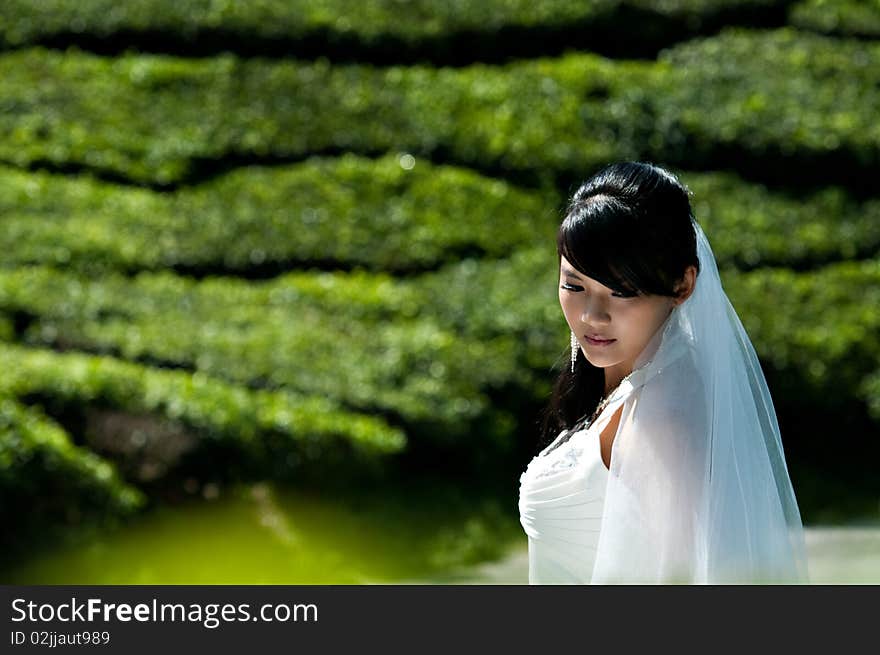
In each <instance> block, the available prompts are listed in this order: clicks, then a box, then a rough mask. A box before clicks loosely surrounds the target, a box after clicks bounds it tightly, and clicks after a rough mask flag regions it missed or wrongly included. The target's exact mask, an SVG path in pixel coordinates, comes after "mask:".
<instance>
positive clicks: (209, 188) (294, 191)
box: [0, 154, 557, 276]
mask: <svg viewBox="0 0 880 655" xmlns="http://www.w3.org/2000/svg"><path fill="white" fill-rule="evenodd" d="M0 189H2V190H3V193H2V194H0V215H2V216H3V231H2V233H0V252H2V253H4V254H3V255H2V256H0V265H3V266H11V265H20V264H26V263H45V264H53V263H54V264H56V265H58V266H65V267H70V268H74V269H77V270H79V271H82V272H84V273H87V274H90V275H93V276H97V275H100V274H101V273H102V272H103V271H105V270H109V269H116V270H121V271H137V270H143V269H154V270H155V269H162V268H166V267H172V266H173V267H178V268H183V269H186V270H192V269H208V270H213V269H220V270H223V271H227V272H255V271H257V270H261V269H267V268H269V267H271V266H274V267H275V269H274V272H279V271H281V270H283V269H284V268H285V267H293V266H300V267H302V266H307V265H311V264H319V265H322V266H331V265H332V266H334V267H339V266H342V267H345V268H348V267H354V266H361V267H365V268H368V269H373V270H384V271H389V272H397V273H400V272H408V271H412V270H420V269H422V270H423V269H425V268H434V267H436V266H437V265H439V264H440V263H442V262H444V261H446V260H449V259H457V258H458V257H460V256H463V255H465V254H468V255H478V256H489V257H498V256H501V255H504V254H506V253H507V252H508V251H509V250H510V249H512V248H515V247H517V246H518V245H520V244H523V243H530V242H534V241H536V240H538V241H541V242H546V241H548V240H551V239H552V238H553V234H554V232H555V223H556V219H555V216H553V213H554V209H555V204H556V201H557V199H556V197H555V193H554V194H551V195H550V196H546V197H542V195H541V194H539V193H535V192H527V191H525V190H520V189H517V188H515V187H513V186H511V185H510V184H508V183H506V182H503V181H500V180H494V179H490V178H485V177H481V176H479V175H477V174H476V173H474V172H472V171H468V170H465V169H461V168H454V167H450V166H435V165H432V164H431V163H430V162H427V161H424V160H419V161H416V160H415V159H414V158H413V157H412V156H410V155H406V154H400V155H398V154H392V155H386V156H384V157H382V158H380V159H378V160H375V161H374V160H370V159H366V158H363V157H358V156H355V155H352V154H347V155H344V156H342V157H340V158H336V159H326V158H313V159H310V160H307V161H305V162H303V163H300V164H295V165H290V166H285V167H277V168H261V167H255V166H249V167H245V168H241V169H237V170H235V171H233V172H231V173H229V174H227V175H224V176H222V177H220V178H218V179H216V180H213V181H211V182H208V183H205V184H203V185H200V186H198V187H196V188H194V189H183V190H180V191H178V192H176V193H165V194H162V193H156V192H151V191H148V190H142V189H131V188H124V187H120V186H118V185H113V184H108V183H102V182H98V181H95V180H92V179H90V178H89V177H87V176H80V177H78V178H71V177H69V176H66V175H50V174H47V173H45V172H38V173H26V172H22V171H19V170H16V169H11V168H5V167H4V168H0ZM551 198H552V200H551ZM269 270H272V269H269Z"/></svg>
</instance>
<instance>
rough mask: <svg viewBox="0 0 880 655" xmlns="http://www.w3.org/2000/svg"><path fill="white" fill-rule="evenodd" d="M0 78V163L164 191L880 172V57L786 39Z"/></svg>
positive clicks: (77, 58)
mask: <svg viewBox="0 0 880 655" xmlns="http://www.w3.org/2000/svg"><path fill="white" fill-rule="evenodd" d="M771 60H772V61H773V62H774V65H773V66H770V67H768V66H766V65H765V62H766V61H771ZM0 75H2V78H3V80H4V88H5V89H6V90H7V92H6V94H5V95H4V96H3V98H2V100H0V134H2V136H3V139H2V140H0V159H2V160H4V161H6V162H9V163H12V164H15V165H17V166H28V165H32V164H35V163H43V164H52V165H54V166H59V167H71V166H74V167H81V166H85V167H87V168H88V169H90V170H94V171H98V172H103V173H106V174H112V175H114V176H121V177H122V178H125V179H128V180H131V181H134V182H139V183H150V184H154V185H167V184H171V183H180V182H183V181H185V180H187V179H190V178H192V179H195V178H197V177H198V175H199V174H201V173H199V170H200V169H199V167H200V165H201V164H200V162H204V161H206V160H211V159H217V158H223V157H230V156H249V157H269V156H271V157H276V158H281V157H304V156H306V155H308V154H316V153H322V152H332V153H335V152H341V151H354V152H357V153H360V154H365V155H373V154H380V153H384V152H386V151H389V150H391V151H397V152H407V153H410V154H411V155H412V156H415V157H417V158H420V157H428V158H431V159H433V160H438V159H439V160H447V161H449V163H457V164H461V165H466V166H469V167H472V168H475V169H477V170H480V171H484V172H489V173H504V174H505V175H506V176H507V177H508V178H509V179H510V180H511V181H515V182H526V183H532V184H543V183H547V184H546V185H545V186H549V185H550V184H557V185H558V184H559V183H560V182H561V181H564V180H574V179H577V178H579V177H580V176H581V175H582V173H583V171H584V170H589V169H591V168H595V167H598V166H599V165H600V164H601V163H604V162H607V161H608V160H611V159H615V158H624V157H626V158H638V157H641V156H652V157H654V158H655V159H659V160H660V161H664V162H666V163H667V164H671V165H676V164H682V165H686V167H688V168H712V167H717V168H726V167H728V166H730V165H732V164H736V163H742V161H748V162H754V163H755V165H756V166H759V167H763V171H764V172H772V171H774V170H775V171H776V173H775V174H776V175H786V173H785V172H784V171H783V172H780V171H778V170H776V168H779V165H780V163H783V162H790V161H793V160H795V159H800V160H803V162H804V164H803V167H804V168H807V169H809V167H810V166H811V165H815V164H816V162H822V161H834V162H838V163H845V164H847V165H848V166H849V167H850V170H849V175H850V177H856V178H866V176H868V174H869V171H872V170H873V167H874V166H875V165H876V164H877V163H878V161H880V126H878V123H877V121H875V120H874V113H873V112H872V111H871V108H872V107H875V106H880V44H876V43H870V42H863V41H858V40H845V39H836V38H831V37H826V36H820V35H815V34H804V33H799V32H797V31H795V30H793V29H791V28H788V27H784V28H779V29H776V30H760V31H759V30H746V29H734V28H731V29H726V30H724V31H722V33H720V34H718V35H716V36H713V37H709V38H703V39H696V40H693V41H690V42H686V43H684V44H682V45H679V46H676V47H674V48H670V49H667V50H664V51H663V52H662V53H661V55H660V57H659V60H658V61H657V62H630V61H619V62H615V61H611V60H608V59H604V58H601V57H599V56H597V55H593V54H571V55H567V56H564V57H561V58H558V59H537V60H528V61H522V62H515V63H511V64H507V65H505V66H487V65H483V64H475V65H473V66H470V67H468V68H466V69H452V68H439V69H435V68H431V67H426V66H408V67H403V66H393V67H389V68H374V67H372V66H365V65H339V66H334V65H331V64H330V63H329V62H327V61H326V60H320V59H319V60H317V61H315V62H306V63H293V62H290V61H273V60H265V59H261V58H254V59H246V60H242V59H238V58H236V57H234V56H232V55H229V54H224V55H220V56H217V57H215V58H212V59H208V60H187V59H181V58H175V57H170V56H164V55H162V56H158V55H131V54H128V55H125V56H121V57H118V58H113V59H107V58H102V57H97V56H95V55H91V54H85V53H82V52H77V51H75V50H71V51H68V52H66V53H59V52H54V51H50V50H46V49H43V48H32V49H27V50H21V51H13V52H9V53H5V54H4V55H2V56H0ZM706 106H711V107H712V108H713V110H712V112H711V113H708V112H706V111H705V109H704V108H705V107H706ZM774 167H775V168H774ZM784 169H785V170H788V171H790V172H789V173H788V176H789V177H790V178H791V179H797V174H796V173H795V171H796V170H797V169H791V166H785V167H784ZM826 176H827V175H826ZM831 177H832V179H833V178H834V173H833V171H832V173H831ZM856 181H858V180H856Z"/></svg>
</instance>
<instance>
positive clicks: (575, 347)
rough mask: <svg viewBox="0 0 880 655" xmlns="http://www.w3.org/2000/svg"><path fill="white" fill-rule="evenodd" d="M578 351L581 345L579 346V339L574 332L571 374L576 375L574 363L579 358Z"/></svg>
mask: <svg viewBox="0 0 880 655" xmlns="http://www.w3.org/2000/svg"><path fill="white" fill-rule="evenodd" d="M578 350H580V345H579V344H578V340H577V337H576V336H575V334H574V332H572V333H571V372H572V373H574V362H575V360H576V359H577V356H578Z"/></svg>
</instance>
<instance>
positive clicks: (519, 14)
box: [0, 0, 786, 61]
mask: <svg viewBox="0 0 880 655" xmlns="http://www.w3.org/2000/svg"><path fill="white" fill-rule="evenodd" d="M785 4H786V3H785V2H783V1H782V0H665V1H664V2H662V3H658V2H656V1H654V0H626V1H621V0H581V1H580V2H570V1H568V0H543V1H542V2H533V1H532V0H487V1H485V2H473V1H468V0H457V1H455V2H442V3H438V2H434V1H432V0H409V1H407V2H401V1H400V0H317V1H316V0H260V1H259V2H229V3H218V2H216V1H215V0H188V1H187V2H183V3H182V2H175V1H174V0H139V1H138V2H136V3H125V4H122V5H120V4H119V3H116V2H113V1H112V0H79V1H78V2H77V1H76V0H42V1H41V2H37V3H35V2H29V1H28V0H6V2H4V3H3V5H2V9H0V47H20V46H22V45H28V44H33V43H40V42H46V41H51V40H52V39H58V38H65V39H66V40H67V41H68V42H69V41H74V42H87V43H100V44H106V43H107V42H114V41H115V42H118V43H119V44H120V45H123V44H126V43H128V44H132V43H134V44H137V45H138V46H139V47H141V48H146V49H148V50H154V49H156V48H160V49H174V48H177V49H188V50H193V49H197V48H199V47H201V48H202V49H207V50H216V49H220V48H223V49H231V50H233V51H246V52H251V51H253V50H255V49H262V50H271V51H274V52H278V53H286V52H291V51H292V52H296V53H301V54H314V53H320V54H333V55H338V56H348V57H354V56H360V57H364V56H367V57H370V56H373V57H381V58H383V59H388V58H394V59H396V60H397V61H401V60H405V59H407V58H412V57H429V58H433V59H440V60H449V59H454V60H456V61H459V60H461V59H462V58H463V57H469V58H475V57H476V58H480V57H493V56H494V57H497V56H498V54H499V53H503V52H505V51H510V50H513V51H515V52H518V51H520V50H521V49H522V48H524V47H528V41H532V42H537V43H536V47H538V48H540V49H544V50H546V49H547V48H548V47H554V46H555V47H558V45H557V44H554V43H553V39H554V38H556V39H560V40H561V41H562V44H565V43H571V44H572V45H590V46H592V47H596V45H606V40H607V41H612V40H614V41H617V48H618V49H621V50H622V51H624V52H627V51H630V52H632V51H636V52H644V51H645V48H646V47H647V46H648V44H650V46H653V47H657V45H659V44H661V43H664V42H669V41H671V40H674V39H677V38H681V37H682V36H685V35H689V34H693V33H695V32H697V31H698V30H707V29H711V28H713V27H715V26H717V25H718V24H720V23H721V22H724V21H726V22H736V21H745V20H755V19H756V18H757V17H760V16H767V15H774V16H775V15H778V14H780V13H781V11H782V10H783V8H784V6H785ZM622 39H625V40H626V43H621V40H622ZM524 42H525V43H524ZM646 42H647V43H646ZM606 47H610V44H608V45H607V46H606ZM465 49H466V50H465ZM457 50H459V52H456V51H457ZM460 50H465V51H464V52H461V51H460Z"/></svg>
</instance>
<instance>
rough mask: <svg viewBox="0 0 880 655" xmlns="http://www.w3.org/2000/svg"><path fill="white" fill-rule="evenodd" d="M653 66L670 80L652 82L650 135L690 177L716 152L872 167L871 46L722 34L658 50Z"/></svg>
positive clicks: (879, 132)
mask: <svg viewBox="0 0 880 655" xmlns="http://www.w3.org/2000/svg"><path fill="white" fill-rule="evenodd" d="M768 62H772V65H768ZM658 65H660V66H664V65H666V66H669V67H670V68H671V70H673V71H675V73H674V74H672V75H671V76H670V78H669V82H673V80H675V81H674V82H673V83H664V82H661V84H662V97H661V98H659V101H658V103H657V109H658V110H659V112H658V118H659V119H660V121H661V124H660V125H658V126H657V127H658V130H657V132H656V133H655V135H652V136H653V138H657V139H660V140H661V141H660V142H661V143H662V144H663V146H664V147H670V148H672V149H673V150H674V152H673V154H671V155H670V156H671V157H675V158H679V157H684V156H686V155H687V156H688V157H689V158H690V161H691V162H692V164H691V165H692V166H693V167H695V168H702V166H701V162H707V161H711V160H712V158H713V156H714V155H715V153H716V152H717V151H718V150H719V149H721V148H725V147H728V148H732V149H740V150H742V151H747V152H750V153H764V152H766V153H769V154H777V156H778V154H781V155H785V156H788V157H792V158H794V159H796V158H797V157H799V156H804V157H807V158H808V159H810V160H816V159H817V158H821V156H823V155H827V156H828V157H829V159H830V158H831V157H842V156H843V155H844V154H846V155H848V156H849V157H850V158H851V160H852V163H853V164H854V165H856V166H857V167H868V166H870V165H871V164H874V165H876V164H877V162H878V161H880V157H878V144H880V124H878V123H877V121H876V120H874V119H873V118H871V116H872V115H873V114H874V112H873V110H872V108H873V107H877V106H880V43H871V42H861V41H858V40H853V39H835V38H832V37H827V36H822V35H818V34H809V33H805V32H798V31H797V30H795V29H793V28H789V27H787V28H782V29H778V30H774V31H771V32H764V33H757V32H754V31H751V30H745V29H739V28H731V29H726V30H724V31H723V32H722V33H721V34H719V35H718V36H717V37H713V38H700V39H695V40H693V41H691V42H689V43H685V44H683V45H681V46H679V47H676V48H670V49H669V50H665V51H664V52H662V53H661V54H660V56H659V63H658ZM658 79H660V78H658ZM649 143H650V139H649ZM773 164H774V162H773V161H772V160H771V161H770V162H769V163H767V164H766V167H768V168H769V167H771V166H772V165H773ZM833 175H834V172H833V171H826V172H825V175H824V179H828V178H829V177H830V176H833ZM792 179H793V180H797V171H795V172H794V174H793V175H792ZM872 188H873V185H872Z"/></svg>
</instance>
